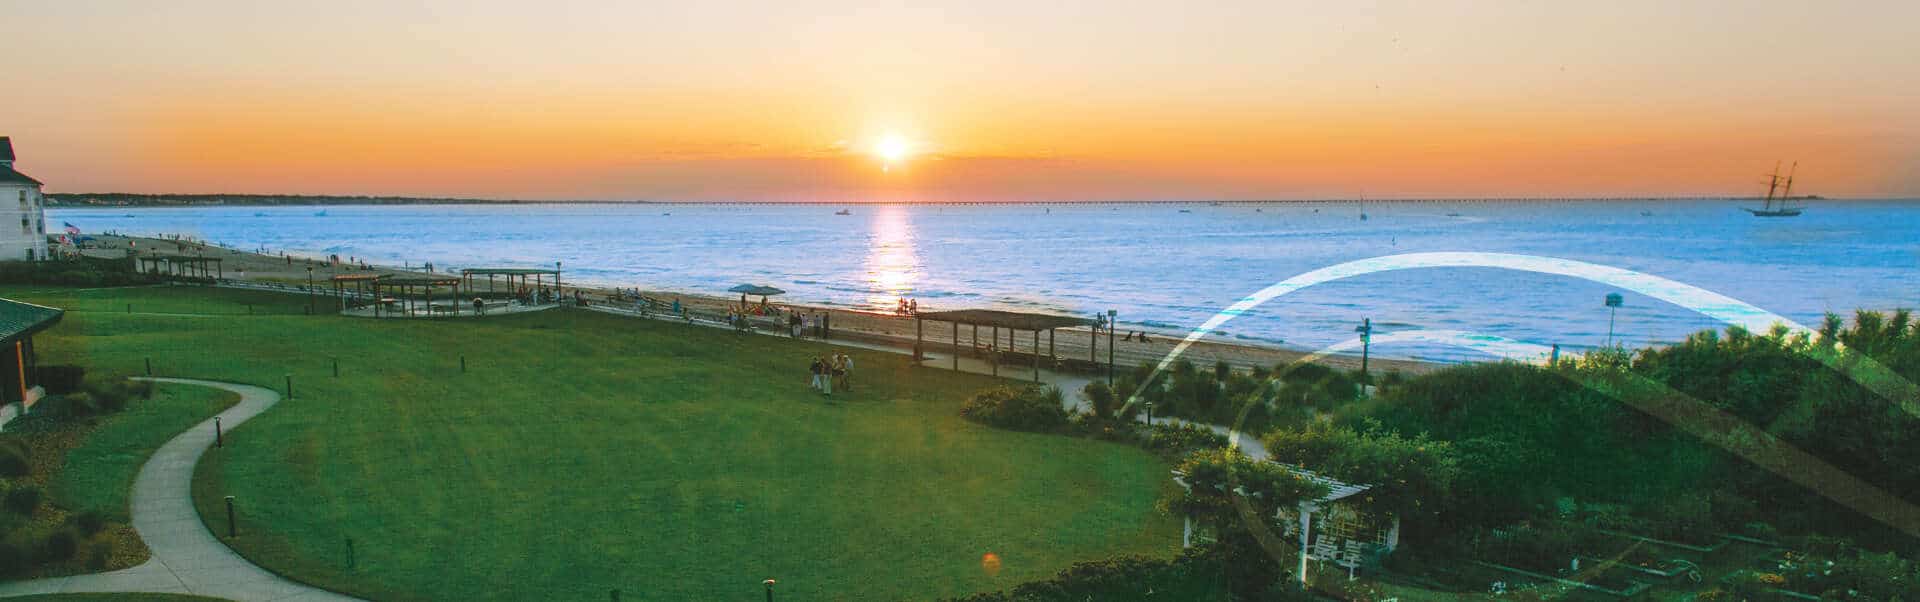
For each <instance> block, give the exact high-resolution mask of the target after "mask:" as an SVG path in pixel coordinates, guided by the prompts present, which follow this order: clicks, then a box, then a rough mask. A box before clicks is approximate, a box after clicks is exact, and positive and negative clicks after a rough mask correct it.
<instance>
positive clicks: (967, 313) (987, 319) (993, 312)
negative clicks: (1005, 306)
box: [914, 309, 1090, 330]
mask: <svg viewBox="0 0 1920 602" xmlns="http://www.w3.org/2000/svg"><path fill="white" fill-rule="evenodd" d="M914 315H915V316H916V317H918V318H920V319H923V320H938V321H942V322H957V323H960V324H978V325H981V326H999V327H1002V328H1013V329H1017V330H1050V329H1054V328H1067V327H1070V326H1086V325H1087V324H1088V323H1090V321H1089V320H1087V319H1085V318H1072V317H1067V316H1056V315H1052V314H1030V313H1021V312H1016V311H1001V310H997V309H956V310H952V311H928V312H920V313H918V314H914Z"/></svg>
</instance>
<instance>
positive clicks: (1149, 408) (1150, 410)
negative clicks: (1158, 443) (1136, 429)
mask: <svg viewBox="0 0 1920 602" xmlns="http://www.w3.org/2000/svg"><path fill="white" fill-rule="evenodd" d="M1146 403H1147V426H1153V402H1151V401H1149V402H1146Z"/></svg>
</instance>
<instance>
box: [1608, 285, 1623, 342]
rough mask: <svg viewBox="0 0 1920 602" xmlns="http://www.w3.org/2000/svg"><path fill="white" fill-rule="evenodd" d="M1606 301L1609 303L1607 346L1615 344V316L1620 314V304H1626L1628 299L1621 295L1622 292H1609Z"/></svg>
mask: <svg viewBox="0 0 1920 602" xmlns="http://www.w3.org/2000/svg"><path fill="white" fill-rule="evenodd" d="M1606 303H1607V346H1608V347H1612V346H1613V318H1614V316H1616V315H1619V313H1620V306H1621V305H1625V304H1626V299H1624V298H1622V297H1621V296H1620V293H1607V301H1606Z"/></svg>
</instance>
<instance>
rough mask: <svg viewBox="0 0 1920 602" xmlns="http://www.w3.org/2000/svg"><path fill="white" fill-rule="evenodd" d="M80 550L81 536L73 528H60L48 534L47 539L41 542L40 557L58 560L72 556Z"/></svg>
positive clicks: (48, 560) (53, 560)
mask: <svg viewBox="0 0 1920 602" xmlns="http://www.w3.org/2000/svg"><path fill="white" fill-rule="evenodd" d="M79 551H80V536H79V535H75V534H74V532H73V530H72V529H60V530H57V531H54V532H52V533H49V534H47V541H46V542H45V543H42V544H40V558H41V560H44V561H47V562H58V561H61V560H66V559H68V558H72V557H73V555H74V553H75V552H79Z"/></svg>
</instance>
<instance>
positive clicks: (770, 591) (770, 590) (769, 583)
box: [764, 579, 773, 602]
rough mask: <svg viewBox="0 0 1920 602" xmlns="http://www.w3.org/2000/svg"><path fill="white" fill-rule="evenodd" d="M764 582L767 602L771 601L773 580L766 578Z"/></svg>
mask: <svg viewBox="0 0 1920 602" xmlns="http://www.w3.org/2000/svg"><path fill="white" fill-rule="evenodd" d="M764 583H765V584H766V586H767V602H773V580H772V579H768V580H766V581H765V582H764Z"/></svg>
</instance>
